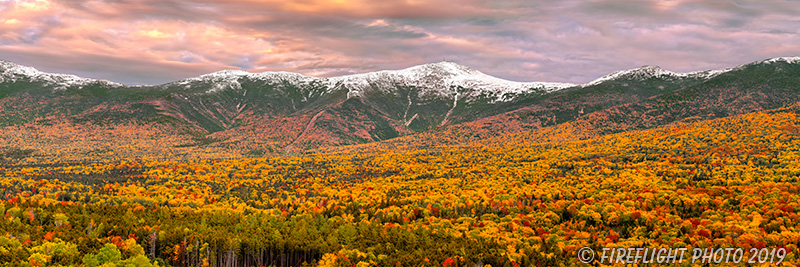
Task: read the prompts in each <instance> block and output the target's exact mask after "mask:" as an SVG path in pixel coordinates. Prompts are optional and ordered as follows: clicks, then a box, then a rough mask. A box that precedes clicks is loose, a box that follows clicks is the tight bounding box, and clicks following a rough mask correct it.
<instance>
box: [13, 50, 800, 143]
mask: <svg viewBox="0 0 800 267" xmlns="http://www.w3.org/2000/svg"><path fill="white" fill-rule="evenodd" d="M798 92H800V60H798V58H775V59H769V60H764V61H759V62H753V63H750V64H746V65H742V66H738V67H735V68H731V69H726V70H717V71H702V72H694V73H675V72H671V71H667V70H663V69H661V68H659V67H656V66H645V67H642V68H637V69H631V70H624V71H619V72H615V73H612V74H609V75H606V76H604V77H601V78H599V79H597V80H594V81H592V82H589V83H587V84H583V85H574V84H565V83H542V82H530V83H520V82H512V81H507V80H503V79H499V78H495V77H492V76H489V75H486V74H484V73H482V72H480V71H477V70H474V69H471V68H469V67H466V66H462V65H458V64H455V63H452V62H440V63H434V64H426V65H420V66H415V67H411V68H407V69H403V70H395V71H378V72H372V73H364V74H356V75H348V76H341V77H334V78H315V77H308V76H304V75H301V74H297V73H288V72H265V73H249V72H245V71H235V70H226V71H220V72H215V73H211V74H206V75H202V76H199V77H195V78H189V79H185V80H180V81H175V82H171V83H167V84H162V85H151V86H126V85H122V84H117V83H113V82H109V81H102V80H92V79H85V78H80V77H77V76H73V75H63V74H49V73H43V72H40V71H38V70H36V69H33V68H30V67H24V66H19V65H16V64H14V63H11V62H6V61H0V111H2V112H0V127H10V126H14V125H40V124H48V123H55V122H63V121H67V122H70V123H75V124H85V123H91V124H99V125H114V124H119V123H138V124H159V125H169V126H170V127H172V128H175V129H179V130H178V132H180V133H181V134H185V135H190V136H192V137H193V138H195V139H197V140H198V142H197V143H196V144H193V145H198V146H203V145H209V144H211V143H214V144H217V145H226V146H236V145H237V143H239V142H243V140H248V142H251V143H252V142H256V143H259V144H261V145H262V146H265V147H266V148H267V151H282V150H283V151H285V150H303V149H309V148H316V147H323V146H335V145H345V144H357V143H367V142H374V141H380V140H387V139H391V138H394V137H398V136H403V135H408V134H413V133H416V132H423V131H431V130H433V131H446V130H447V129H451V128H460V129H462V130H463V129H468V130H466V135H467V136H470V132H471V133H473V134H472V135H471V136H473V137H481V136H480V135H481V134H484V135H485V134H487V133H488V134H490V135H502V134H506V133H511V132H519V131H525V130H528V129H532V128H537V127H544V126H549V125H556V124H560V123H564V122H574V121H583V122H585V123H586V124H587V125H591V127H592V128H593V130H596V131H598V132H603V133H607V132H615V131H622V130H628V129H639V128H648V127H653V126H658V125H663V124H668V123H672V122H676V121H683V120H694V119H705V118H715V117H722V116H729V115H733V114H740V113H745V112H751V111H757V110H764V109H770V108H776V107H781V106H786V105H790V104H793V103H795V102H797V101H799V100H800V97H799V96H800V94H798ZM469 129H471V130H469ZM477 129H479V130H477ZM478 133H481V134H478Z"/></svg>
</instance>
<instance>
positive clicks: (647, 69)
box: [582, 65, 731, 87]
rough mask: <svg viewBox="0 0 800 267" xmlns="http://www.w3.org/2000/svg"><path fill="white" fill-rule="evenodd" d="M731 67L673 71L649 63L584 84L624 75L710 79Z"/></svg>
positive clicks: (593, 83)
mask: <svg viewBox="0 0 800 267" xmlns="http://www.w3.org/2000/svg"><path fill="white" fill-rule="evenodd" d="M730 70H731V69H724V70H704V71H695V72H686V73H681V72H673V71H669V70H665V69H662V68H661V67H659V66H653V65H647V66H642V67H639V68H633V69H627V70H620V71H615V72H612V73H611V74H608V75H605V76H603V77H600V78H597V79H595V80H593V81H591V82H588V83H586V84H583V85H582V86H584V87H586V86H592V85H597V84H601V83H603V82H606V81H611V80H616V79H619V78H623V77H628V78H633V79H641V80H643V79H647V78H651V77H664V76H668V77H674V78H702V79H708V78H712V77H714V76H717V75H719V74H722V73H725V72H728V71H730Z"/></svg>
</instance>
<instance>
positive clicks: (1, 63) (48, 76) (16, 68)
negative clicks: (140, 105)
mask: <svg viewBox="0 0 800 267" xmlns="http://www.w3.org/2000/svg"><path fill="white" fill-rule="evenodd" d="M0 71H2V72H0V82H5V81H10V82H16V81H18V80H21V79H24V78H29V79H31V80H32V81H36V82H44V83H45V84H47V85H55V86H56V87H55V88H54V89H55V90H66V89H67V88H69V87H71V86H79V87H81V88H82V87H83V86H86V85H89V84H91V83H96V82H100V83H105V84H107V85H110V86H114V87H118V86H122V84H119V83H114V82H110V81H106V80H95V79H89V78H82V77H79V76H76V75H72V74H57V73H46V72H42V71H39V70H37V69H36V68H33V67H28V66H22V65H19V64H16V63H13V62H10V61H5V60H0Z"/></svg>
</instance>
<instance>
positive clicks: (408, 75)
mask: <svg viewBox="0 0 800 267" xmlns="http://www.w3.org/2000/svg"><path fill="white" fill-rule="evenodd" d="M328 81H329V82H331V84H332V85H337V84H341V85H343V86H344V87H345V88H347V89H348V97H352V96H358V95H361V94H362V93H363V92H364V91H366V90H370V89H371V88H373V86H374V85H385V86H381V87H383V88H393V87H392V86H393V85H404V86H415V87H420V88H423V89H427V90H424V91H423V92H422V94H423V95H428V96H438V97H450V96H454V95H455V94H456V93H460V92H455V91H454V90H453V88H457V87H463V88H469V89H473V90H474V93H473V94H472V95H466V96H462V97H466V99H468V100H469V98H470V97H477V96H478V95H481V94H483V95H489V96H490V97H493V98H494V101H508V100H511V98H512V97H513V95H514V94H520V93H528V92H532V91H534V90H541V91H544V92H552V91H556V90H560V89H564V88H567V87H572V86H575V85H574V84H568V83H547V82H527V83H523V82H513V81H508V80H504V79H500V78H496V77H493V76H489V75H487V74H484V73H482V72H480V71H477V70H475V69H472V68H470V67H467V66H463V65H460V64H457V63H453V62H449V61H442V62H438V63H431V64H424V65H419V66H413V67H409V68H405V69H401V70H384V71H377V72H369V73H362V74H353V75H347V76H340V77H333V78H328Z"/></svg>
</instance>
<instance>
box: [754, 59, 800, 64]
mask: <svg viewBox="0 0 800 267" xmlns="http://www.w3.org/2000/svg"><path fill="white" fill-rule="evenodd" d="M762 62H763V63H775V62H786V63H789V64H800V57H776V58H770V59H767V60H764V61H762Z"/></svg>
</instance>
